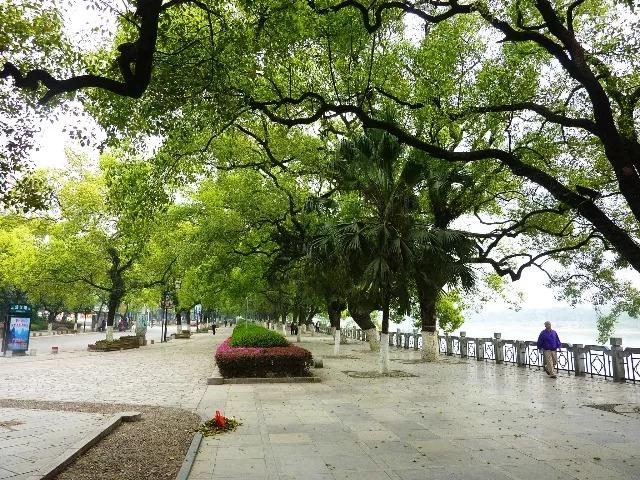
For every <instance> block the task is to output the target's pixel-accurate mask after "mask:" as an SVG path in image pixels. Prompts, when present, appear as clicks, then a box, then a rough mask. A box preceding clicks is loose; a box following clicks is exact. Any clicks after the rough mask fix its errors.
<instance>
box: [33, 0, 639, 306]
mask: <svg viewBox="0 0 640 480" xmlns="http://www.w3.org/2000/svg"><path fill="white" fill-rule="evenodd" d="M63 3H64V5H65V7H64V8H65V18H66V32H65V33H66V34H67V35H68V36H69V37H70V39H71V41H72V42H73V43H74V44H76V45H81V46H82V47H83V48H84V49H91V48H94V46H95V45H97V44H98V42H95V41H94V42H92V41H90V40H88V39H91V38H94V39H95V38H96V35H101V37H100V38H99V40H100V41H101V42H104V41H108V39H109V36H112V35H113V33H114V29H115V23H116V22H115V21H114V20H113V19H114V16H113V14H111V15H102V16H101V15H98V14H96V11H95V10H91V11H89V10H87V9H86V7H87V5H89V4H90V3H106V4H109V3H110V4H111V5H116V6H118V5H120V6H121V5H122V4H123V2H122V1H114V2H103V0H67V1H65V2H63ZM97 26H101V27H103V28H105V30H103V31H102V33H97V32H96V31H95V30H94V29H95V27H97ZM418 30H419V29H418ZM418 30H416V35H421V34H422V31H418ZM78 118H79V117H77V116H72V115H67V116H62V117H61V118H60V119H59V120H58V121H57V122H56V123H53V124H51V123H44V124H43V125H42V129H41V131H40V133H39V134H38V135H37V137H36V142H37V144H38V146H39V149H38V150H37V151H34V152H33V153H32V155H31V160H32V162H33V164H34V165H35V166H37V167H52V168H62V167H64V166H65V165H66V158H65V153H64V149H65V147H71V148H72V149H74V150H76V151H82V152H84V153H86V154H87V155H88V156H89V157H91V158H97V155H98V153H97V149H96V148H95V146H89V147H81V146H80V145H79V144H78V143H76V142H74V141H72V140H70V139H69V137H68V135H67V134H65V132H64V131H63V129H64V128H65V127H69V126H77V122H78ZM83 118H87V117H83ZM87 122H89V121H85V120H83V125H84V126H85V127H86V128H88V129H89V130H90V131H91V132H92V133H93V135H94V136H95V138H96V139H97V140H98V141H100V140H103V139H104V138H105V135H104V133H103V132H102V131H101V129H100V128H99V127H98V126H97V125H96V124H95V123H91V122H89V123H87ZM623 276H624V277H625V278H628V279H630V280H632V281H633V282H634V284H635V285H637V286H640V274H638V273H637V272H635V271H628V272H624V273H623ZM546 281H547V277H546V276H545V275H544V274H543V273H542V272H540V271H538V270H535V269H531V268H529V269H527V270H525V272H524V273H523V275H522V278H521V279H520V280H519V281H518V282H516V283H515V284H513V289H514V294H515V292H518V291H520V292H522V294H523V301H522V302H521V303H520V306H521V307H522V311H523V312H526V311H527V310H531V311H533V310H534V309H540V308H551V307H558V306H567V305H566V304H565V303H562V302H558V301H557V300H556V299H555V298H554V294H553V291H552V290H551V289H549V288H547V287H546V286H545V282H546ZM507 308H508V307H507V306H506V305H505V304H504V303H502V302H489V303H487V304H486V305H484V309H485V310H486V311H495V312H500V311H505V310H506V309H507Z"/></svg>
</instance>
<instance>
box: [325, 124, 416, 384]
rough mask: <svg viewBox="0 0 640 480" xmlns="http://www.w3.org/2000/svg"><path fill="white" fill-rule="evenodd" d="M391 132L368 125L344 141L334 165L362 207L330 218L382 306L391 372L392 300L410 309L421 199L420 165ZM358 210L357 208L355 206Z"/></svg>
mask: <svg viewBox="0 0 640 480" xmlns="http://www.w3.org/2000/svg"><path fill="white" fill-rule="evenodd" d="M402 154H403V148H402V146H401V145H400V144H399V143H398V141H397V140H396V139H395V138H394V137H393V136H391V135H390V134H388V133H386V132H382V131H380V130H375V129H368V130H365V132H364V133H363V134H362V135H360V136H357V137H356V138H354V139H350V140H345V141H343V142H342V143H341V144H340V146H339V149H338V155H337V157H336V160H335V162H334V165H333V173H334V175H335V178H336V181H337V184H338V187H339V189H340V190H341V191H342V192H351V193H353V194H355V195H357V197H358V200H359V207H358V208H356V209H355V210H356V211H355V212H353V211H345V212H344V216H345V217H346V221H343V222H337V223H330V224H329V225H328V231H329V232H330V233H329V234H328V235H329V236H330V237H331V238H333V239H334V244H335V248H336V251H337V252H339V255H340V256H341V257H342V258H344V259H345V262H346V264H347V265H348V271H349V273H350V275H351V276H352V278H353V279H354V283H355V284H358V283H362V284H363V285H364V286H365V288H364V290H365V291H366V292H369V293H371V294H372V295H373V296H374V298H375V299H376V303H377V304H378V305H379V306H380V308H381V309H382V332H381V338H380V371H381V373H383V374H387V373H388V372H389V350H388V347H389V342H388V335H389V317H390V307H391V304H392V302H395V303H398V304H399V305H400V307H401V309H404V310H405V311H407V310H408V306H409V301H408V299H409V295H408V288H409V279H410V271H411V264H412V262H413V252H412V241H413V240H412V234H413V233H414V230H413V228H414V224H415V215H414V214H415V212H416V211H417V207H418V202H417V197H416V195H415V191H414V190H415V186H416V184H417V183H418V181H419V177H418V176H416V175H415V173H416V171H415V168H414V167H415V165H414V164H413V163H410V162H406V161H405V157H403V155H402ZM352 210H353V209H352Z"/></svg>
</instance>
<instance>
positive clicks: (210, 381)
mask: <svg viewBox="0 0 640 480" xmlns="http://www.w3.org/2000/svg"><path fill="white" fill-rule="evenodd" d="M320 382H321V380H320V377H273V378H265V377H237V378H223V377H209V378H207V385H227V384H249V383H320Z"/></svg>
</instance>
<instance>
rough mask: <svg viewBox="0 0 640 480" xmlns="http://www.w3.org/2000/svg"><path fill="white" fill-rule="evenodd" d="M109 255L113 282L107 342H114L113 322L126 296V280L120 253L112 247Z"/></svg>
mask: <svg viewBox="0 0 640 480" xmlns="http://www.w3.org/2000/svg"><path fill="white" fill-rule="evenodd" d="M107 253H108V254H109V256H110V257H111V267H110V268H109V278H110V280H111V290H110V291H109V299H108V300H107V341H109V342H110V341H112V340H113V322H114V320H115V318H116V311H117V310H118V307H119V306H120V301H121V300H122V297H124V294H125V286H124V279H123V278H122V270H121V269H120V256H119V254H118V251H117V250H116V249H115V248H113V247H110V248H108V249H107Z"/></svg>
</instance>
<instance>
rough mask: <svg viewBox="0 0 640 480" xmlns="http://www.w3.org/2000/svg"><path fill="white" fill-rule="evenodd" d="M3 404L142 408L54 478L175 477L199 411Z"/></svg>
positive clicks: (24, 403) (7, 403) (95, 409)
mask: <svg viewBox="0 0 640 480" xmlns="http://www.w3.org/2000/svg"><path fill="white" fill-rule="evenodd" d="M0 407H11V408H24V409H36V410H54V411H68V412H84V413H114V414H115V413H118V412H125V411H132V410H135V411H138V412H141V413H142V418H141V419H140V421H138V422H131V423H128V422H125V423H122V424H121V425H120V426H119V427H118V428H117V429H116V430H114V431H113V432H112V433H110V434H109V435H108V436H107V437H105V438H104V439H103V440H101V441H100V442H99V443H98V444H97V445H95V446H94V447H92V448H91V449H89V450H88V451H87V452H86V453H85V454H84V455H82V456H81V457H80V458H78V460H76V461H75V462H74V463H73V464H71V465H70V466H69V467H68V468H67V469H66V470H64V471H63V472H62V473H61V474H59V475H58V476H57V477H56V478H57V479H59V480H155V479H159V480H164V479H167V480H168V479H171V480H173V479H175V478H176V475H177V474H178V471H179V470H180V467H181V466H182V462H183V460H184V457H185V455H186V453H187V450H188V449H189V445H190V443H191V440H192V438H193V435H194V432H195V430H196V429H197V428H198V426H199V424H200V419H199V417H198V416H197V415H196V414H194V413H191V412H188V411H186V410H182V409H179V408H167V407H155V406H148V405H125V404H121V405H118V404H103V403H71V402H47V401H33V400H2V399H0Z"/></svg>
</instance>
